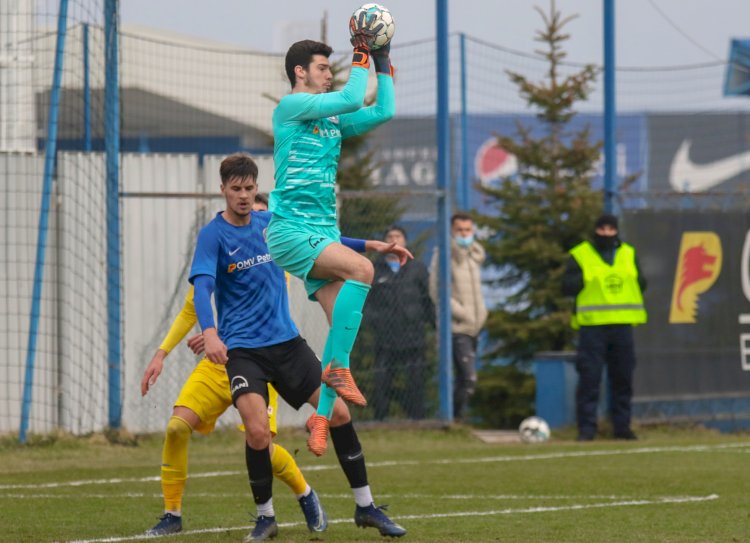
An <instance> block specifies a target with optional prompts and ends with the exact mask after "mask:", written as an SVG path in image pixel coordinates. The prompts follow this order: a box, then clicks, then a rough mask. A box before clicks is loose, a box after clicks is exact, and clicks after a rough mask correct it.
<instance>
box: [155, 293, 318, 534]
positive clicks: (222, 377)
mask: <svg viewBox="0 0 750 543" xmlns="http://www.w3.org/2000/svg"><path fill="white" fill-rule="evenodd" d="M196 322H197V317H196V314H195V305H194V302H193V287H190V289H189V291H188V293H187V296H185V304H184V305H183V307H182V311H180V314H179V315H178V316H177V317H176V318H175V320H174V322H173V323H172V326H171V328H170V329H169V332H168V333H167V336H166V337H165V338H164V341H162V343H161V345H160V346H159V350H157V351H156V354H155V355H154V357H153V358H152V359H151V362H150V363H149V365H148V367H147V368H146V371H145V372H144V374H143V379H142V381H141V394H142V395H143V396H145V395H146V393H148V391H149V388H150V387H152V386H154V384H156V380H157V379H158V378H159V375H161V372H162V369H163V367H164V359H165V358H166V357H167V355H168V354H169V353H170V352H171V351H172V349H174V347H175V346H176V345H177V344H178V343H179V342H180V341H182V339H183V338H184V337H185V336H186V335H187V333H188V332H189V331H190V330H191V329H192V328H193V326H195V324H196ZM188 346H189V347H190V348H191V349H192V350H193V351H194V352H196V354H197V353H200V352H202V351H203V336H202V335H201V334H197V335H195V336H193V337H192V338H190V339H189V340H188ZM230 405H232V394H231V392H230V389H229V379H228V377H227V372H226V369H225V367H224V366H222V365H218V364H214V363H212V362H211V361H209V360H208V359H207V358H203V359H202V360H201V361H200V362H198V365H197V366H196V367H195V369H194V370H193V372H192V373H191V374H190V377H188V379H187V381H186V382H185V384H184V385H183V387H182V391H181V392H180V395H179V397H178V398H177V401H176V402H175V404H174V409H173V411H172V417H171V418H170V419H169V422H168V423H167V431H166V436H165V439H164V448H163V450H162V465H161V487H162V494H163V497H164V516H163V517H161V519H159V522H158V523H157V524H156V525H155V526H154V527H153V528H151V529H150V530H148V531H147V532H146V533H147V534H148V535H164V534H171V533H176V532H179V531H181V530H182V496H183V493H184V491H185V482H186V480H187V463H188V462H187V460H188V459H187V457H188V445H189V443H190V436H191V434H192V433H193V430H197V431H198V432H200V433H202V434H208V433H210V432H211V431H212V430H213V429H214V426H215V425H216V420H217V419H218V418H219V417H220V416H221V415H222V414H223V413H224V411H226V410H227V408H228V407H229V406H230ZM277 405H278V393H277V392H276V390H275V389H274V388H273V387H272V386H271V385H268V422H269V425H270V430H271V435H273V436H275V435H276V412H277ZM270 451H271V452H270V454H271V467H272V469H273V475H274V477H277V478H278V479H280V480H281V481H283V482H284V483H286V484H287V485H288V486H289V488H291V490H292V492H294V494H295V495H296V496H297V499H298V501H299V504H300V507H301V508H302V512H303V513H304V515H305V521H306V522H307V527H308V528H309V529H310V531H312V532H320V531H323V530H325V529H326V526H327V519H326V513H325V511H324V510H323V508H322V506H321V505H320V500H319V499H318V496H317V494H316V493H315V491H314V490H313V489H311V488H310V485H308V484H307V482H306V481H305V477H304V476H303V475H302V472H301V471H300V469H299V466H298V465H297V463H296V462H295V461H294V458H293V457H292V456H291V455H290V454H289V452H288V451H287V450H286V449H285V448H284V447H282V446H281V445H279V444H277V443H273V444H272V445H271V449H270Z"/></svg>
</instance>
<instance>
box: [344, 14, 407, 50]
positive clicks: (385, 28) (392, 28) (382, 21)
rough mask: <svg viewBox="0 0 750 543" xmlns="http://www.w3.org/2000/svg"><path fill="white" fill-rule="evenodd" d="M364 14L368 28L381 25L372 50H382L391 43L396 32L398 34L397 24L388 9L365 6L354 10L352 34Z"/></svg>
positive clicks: (350, 26) (351, 26)
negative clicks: (363, 13)
mask: <svg viewBox="0 0 750 543" xmlns="http://www.w3.org/2000/svg"><path fill="white" fill-rule="evenodd" d="M362 12H365V13H366V16H365V18H364V21H365V23H364V24H365V25H367V28H377V27H378V26H379V25H380V26H381V27H380V29H379V30H378V33H377V37H376V38H375V43H374V44H373V46H372V48H373V49H380V48H381V47H383V46H385V45H387V44H388V43H389V42H390V41H391V38H392V37H393V34H394V32H396V22H395V21H394V20H393V15H391V12H390V11H388V8H387V7H385V6H381V5H380V4H365V5H363V6H362V7H360V8H357V9H356V10H354V13H352V22H351V24H349V33H350V34H353V33H354V30H355V29H356V28H357V26H356V25H357V23H358V22H359V19H360V16H361V14H362Z"/></svg>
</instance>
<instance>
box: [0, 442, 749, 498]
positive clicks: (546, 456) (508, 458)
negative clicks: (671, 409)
mask: <svg viewBox="0 0 750 543" xmlns="http://www.w3.org/2000/svg"><path fill="white" fill-rule="evenodd" d="M742 448H750V442H742V443H722V444H717V445H690V446H687V447H676V446H675V447H637V448H632V449H630V448H628V449H602V450H594V451H570V452H555V453H541V454H527V455H522V456H516V455H503V456H487V457H479V458H455V459H435V460H388V461H383V462H368V463H367V467H368V469H369V468H379V467H391V466H419V465H425V464H446V465H447V464H477V463H492V462H529V461H534V460H551V459H558V458H586V457H592V456H618V455H628V454H654V453H663V452H684V453H690V452H707V451H722V450H727V449H734V450H736V449H742ZM741 452H746V451H741ZM300 468H301V469H302V471H304V472H309V471H325V470H334V469H340V468H339V465H338V464H323V465H317V466H309V465H304V464H300ZM244 474H245V472H244V471H210V472H203V473H191V474H190V478H192V479H198V478H204V477H235V476H237V475H244ZM159 480H160V478H159V477H158V476H150V477H130V478H110V479H88V480H80V481H61V482H52V483H38V484H6V485H0V490H19V489H24V488H27V489H37V488H61V487H66V486H85V485H107V484H122V483H146V482H154V481H159Z"/></svg>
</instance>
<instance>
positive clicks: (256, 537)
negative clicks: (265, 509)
mask: <svg viewBox="0 0 750 543" xmlns="http://www.w3.org/2000/svg"><path fill="white" fill-rule="evenodd" d="M278 534H279V525H278V524H276V517H264V516H263V515H261V516H259V517H256V518H255V528H253V531H252V532H250V533H249V534H247V537H246V538H245V541H266V540H268V539H273V538H274V537H276V536H277V535H278Z"/></svg>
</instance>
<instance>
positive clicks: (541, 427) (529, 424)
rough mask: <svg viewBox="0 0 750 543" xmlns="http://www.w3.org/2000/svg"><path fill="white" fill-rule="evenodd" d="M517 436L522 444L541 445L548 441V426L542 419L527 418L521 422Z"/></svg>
mask: <svg viewBox="0 0 750 543" xmlns="http://www.w3.org/2000/svg"><path fill="white" fill-rule="evenodd" d="M518 434H519V436H520V437H521V441H523V442H524V443H542V442H544V441H547V440H548V439H549V434H550V432H549V424H547V421H545V420H544V419H543V418H540V417H529V418H527V419H524V420H523V421H522V422H521V424H520V426H519V427H518Z"/></svg>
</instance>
